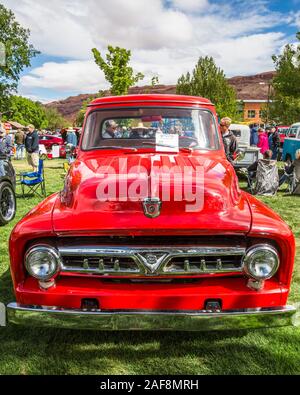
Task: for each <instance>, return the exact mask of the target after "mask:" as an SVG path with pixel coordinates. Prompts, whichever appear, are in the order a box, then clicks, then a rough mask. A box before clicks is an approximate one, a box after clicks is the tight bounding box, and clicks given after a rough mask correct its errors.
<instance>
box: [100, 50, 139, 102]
mask: <svg viewBox="0 0 300 395" xmlns="http://www.w3.org/2000/svg"><path fill="white" fill-rule="evenodd" d="M107 49H108V53H107V54H106V61H105V60H104V59H103V57H102V56H101V54H100V52H99V51H98V50H97V49H96V48H93V49H92V52H93V54H94V58H95V62H96V64H97V65H98V66H99V67H100V69H101V70H102V71H103V73H104V75H105V79H106V81H108V82H109V83H110V85H111V88H110V90H111V94H112V95H116V96H119V95H126V94H127V93H128V89H129V88H130V87H131V86H133V85H134V84H136V83H137V82H138V81H139V80H142V79H143V78H144V75H143V74H142V73H137V74H134V72H133V69H132V67H130V66H129V62H130V58H131V51H130V50H126V49H125V48H120V47H115V48H114V47H112V46H111V45H109V46H108V47H107Z"/></svg>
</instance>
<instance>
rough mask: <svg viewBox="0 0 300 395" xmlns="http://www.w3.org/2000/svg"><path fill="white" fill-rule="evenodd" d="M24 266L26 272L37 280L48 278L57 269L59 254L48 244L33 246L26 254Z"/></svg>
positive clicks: (54, 273)
mask: <svg viewBox="0 0 300 395" xmlns="http://www.w3.org/2000/svg"><path fill="white" fill-rule="evenodd" d="M25 266H26V269H27V271H28V273H29V274H30V275H31V276H33V277H35V278H37V279H38V280H43V281H47V280H50V279H51V278H53V277H54V276H55V275H56V274H57V272H58V271H59V267H60V258H59V254H58V252H57V250H56V249H55V248H53V247H50V246H36V247H33V248H31V249H30V250H29V251H28V252H27V254H26V257H25Z"/></svg>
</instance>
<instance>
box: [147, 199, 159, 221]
mask: <svg viewBox="0 0 300 395" xmlns="http://www.w3.org/2000/svg"><path fill="white" fill-rule="evenodd" d="M161 205H162V202H161V200H160V199H159V198H157V197H154V198H146V199H144V201H143V209H144V214H145V215H146V217H148V218H156V217H158V216H159V215H160V210H161Z"/></svg>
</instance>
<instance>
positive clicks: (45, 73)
mask: <svg viewBox="0 0 300 395" xmlns="http://www.w3.org/2000/svg"><path fill="white" fill-rule="evenodd" d="M104 86H105V80H104V76H103V74H102V72H101V71H100V69H99V68H98V67H97V66H96V64H95V62H93V61H92V60H81V61H80V60H74V61H73V60H70V61H68V62H65V63H56V62H47V63H44V64H43V65H42V66H41V67H37V68H35V69H33V70H32V71H31V72H30V73H29V74H28V75H25V76H23V77H22V78H21V87H22V88H24V89H27V91H28V89H29V88H33V89H34V88H45V89H52V90H56V91H60V92H64V91H68V92H78V93H87V92H96V91H98V90H99V89H100V88H102V87H104Z"/></svg>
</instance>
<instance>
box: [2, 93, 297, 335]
mask: <svg viewBox="0 0 300 395" xmlns="http://www.w3.org/2000/svg"><path fill="white" fill-rule="evenodd" d="M9 250H10V261H11V274H12V278H13V284H14V291H15V297H16V302H13V303H10V304H8V305H7V306H4V305H2V308H1V309H0V310H1V311H2V323H3V322H5V317H6V318H7V320H8V322H10V323H14V324H23V325H38V326H56V327H57V326H58V327H65V328H80V329H103V330H110V329H111V330H133V329H135V330H143V329H145V330H196V331H197V330H212V329H214V330H219V329H244V328H254V327H256V328H257V327H265V326H284V325H290V324H292V320H293V317H294V315H295V312H296V309H295V308H294V307H293V306H289V305H287V298H288V294H289V289H290V285H291V279H292V272H293V265H294V257H295V240H294V236H293V234H292V232H291V230H290V228H289V227H288V225H287V224H286V223H285V222H283V220H282V219H280V217H279V216H278V215H277V214H276V213H274V212H273V211H272V210H271V209H269V208H268V207H267V206H265V205H264V204H263V203H261V202H260V201H258V200H257V199H256V198H254V197H253V196H251V195H249V194H247V193H245V192H243V191H242V190H240V188H239V185H238V179H237V176H236V174H235V171H234V169H233V167H232V165H231V164H230V163H229V162H228V161H227V159H226V156H225V152H224V147H223V143H222V137H221V134H220V131H219V128H218V123H217V116H216V111H215V107H214V106H213V105H212V103H211V102H210V101H209V100H207V99H204V98H201V97H190V96H189V97H188V96H175V95H133V96H121V97H106V98H100V99H96V100H95V101H93V102H92V103H91V104H90V106H89V109H88V111H87V114H86V119H85V123H84V128H83V133H82V137H81V142H80V148H79V152H78V157H77V158H76V160H75V162H74V163H73V164H72V165H71V168H70V171H69V173H68V175H67V177H66V180H65V186H64V189H63V190H62V191H61V192H59V193H55V194H54V195H52V196H49V197H48V198H47V199H46V200H45V201H43V202H42V203H41V204H39V205H38V206H37V207H36V208H35V209H34V210H32V211H31V212H30V213H29V214H28V215H27V216H26V217H25V218H23V219H22V220H21V221H20V222H19V223H18V224H17V226H16V227H15V228H14V230H13V232H12V234H11V237H10V247H9Z"/></svg>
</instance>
